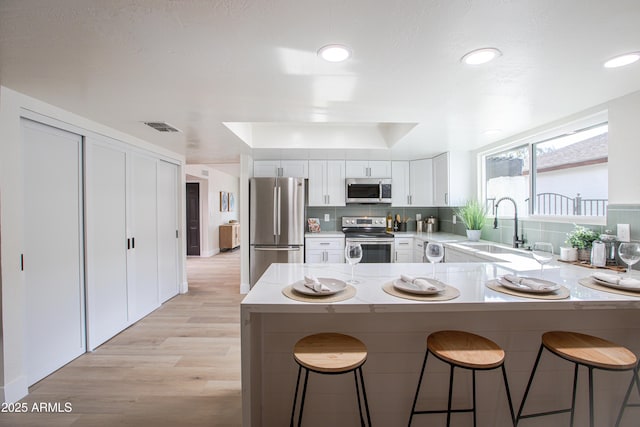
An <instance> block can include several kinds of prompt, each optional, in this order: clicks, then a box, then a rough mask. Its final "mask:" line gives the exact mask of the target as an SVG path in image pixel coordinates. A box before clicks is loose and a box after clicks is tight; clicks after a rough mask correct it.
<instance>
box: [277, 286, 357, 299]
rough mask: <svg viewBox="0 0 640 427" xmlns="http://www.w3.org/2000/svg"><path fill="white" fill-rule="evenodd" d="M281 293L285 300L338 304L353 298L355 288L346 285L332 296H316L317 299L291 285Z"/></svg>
mask: <svg viewBox="0 0 640 427" xmlns="http://www.w3.org/2000/svg"><path fill="white" fill-rule="evenodd" d="M282 293H283V294H284V296H286V297H287V298H291V299H293V300H296V301H301V302H316V303H318V302H319V303H327V302H339V301H345V300H348V299H349V298H353V297H354V296H355V294H356V288H354V287H353V286H351V285H350V284H348V283H347V287H346V288H344V289H343V290H341V291H340V292H338V293H337V294H333V295H318V296H317V297H313V296H310V295H305V294H303V293H300V292H298V291H296V290H294V289H293V285H289V286H286V287H285V288H283V289H282Z"/></svg>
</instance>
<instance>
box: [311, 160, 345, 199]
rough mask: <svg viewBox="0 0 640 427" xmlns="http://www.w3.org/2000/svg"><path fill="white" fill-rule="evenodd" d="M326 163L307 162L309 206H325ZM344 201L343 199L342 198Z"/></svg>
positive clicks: (319, 161)
mask: <svg viewBox="0 0 640 427" xmlns="http://www.w3.org/2000/svg"><path fill="white" fill-rule="evenodd" d="M326 169H327V162H325V161H323V160H310V161H309V206H324V205H325V204H326V195H327V191H326V187H325V181H326V175H327V170H326ZM342 199H343V201H344V197H343V198H342Z"/></svg>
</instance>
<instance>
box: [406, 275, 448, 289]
mask: <svg viewBox="0 0 640 427" xmlns="http://www.w3.org/2000/svg"><path fill="white" fill-rule="evenodd" d="M400 278H401V279H402V280H403V281H404V282H409V283H413V284H414V285H416V286H417V287H418V288H419V289H420V290H422V291H437V290H439V288H438V287H437V286H435V285H433V284H432V283H430V282H429V281H427V280H424V279H416V278H415V277H411V276H407V275H404V274H401V275H400Z"/></svg>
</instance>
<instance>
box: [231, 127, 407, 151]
mask: <svg viewBox="0 0 640 427" xmlns="http://www.w3.org/2000/svg"><path fill="white" fill-rule="evenodd" d="M224 125H225V126H227V127H228V128H229V130H231V131H232V132H233V133H234V134H236V135H237V136H238V138H240V139H242V140H243V141H244V142H245V143H246V144H247V145H249V146H250V147H251V148H256V149H260V148H262V149H266V148H279V149H287V148H298V149H323V150H327V149H350V150H351V149H353V150H357V149H369V150H377V149H378V150H379V149H388V148H392V147H393V146H394V145H395V144H396V143H397V142H398V141H400V140H401V139H402V138H403V137H404V136H405V135H407V134H408V133H409V132H410V131H411V130H412V129H413V128H414V127H415V126H416V125H417V123H237V122H231V123H227V122H225V123H224Z"/></svg>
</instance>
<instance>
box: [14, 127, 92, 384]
mask: <svg viewBox="0 0 640 427" xmlns="http://www.w3.org/2000/svg"><path fill="white" fill-rule="evenodd" d="M21 125H22V137H23V148H24V152H23V154H24V156H23V159H24V230H25V232H24V270H25V282H26V297H27V300H26V319H27V330H26V337H27V338H26V349H27V380H28V383H29V385H31V384H33V383H35V382H37V381H39V380H41V379H42V378H44V377H45V376H47V375H49V374H50V373H52V372H53V371H55V370H56V369H58V368H60V367H61V366H63V365H65V364H66V363H68V362H70V361H71V360H73V359H74V358H76V357H78V356H80V355H81V354H82V353H84V352H85V348H86V346H85V329H84V324H85V322H84V289H83V286H84V279H83V276H84V271H83V232H82V169H81V165H82V138H81V137H80V136H79V135H76V134H73V133H70V132H66V131H63V130H60V129H56V128H53V127H50V126H46V125H43V124H40V123H36V122H33V121H30V120H27V119H22V123H21Z"/></svg>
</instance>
